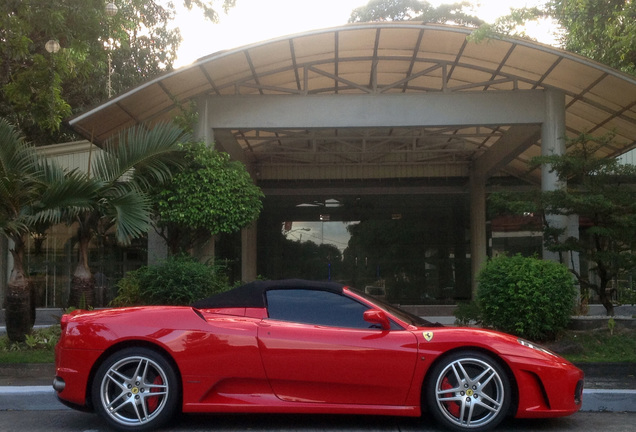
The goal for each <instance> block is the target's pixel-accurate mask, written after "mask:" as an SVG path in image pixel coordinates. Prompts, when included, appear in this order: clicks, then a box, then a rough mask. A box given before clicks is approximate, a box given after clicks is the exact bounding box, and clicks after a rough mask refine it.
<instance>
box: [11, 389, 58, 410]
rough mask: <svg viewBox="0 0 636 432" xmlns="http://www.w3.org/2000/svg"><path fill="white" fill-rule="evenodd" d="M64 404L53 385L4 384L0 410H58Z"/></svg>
mask: <svg viewBox="0 0 636 432" xmlns="http://www.w3.org/2000/svg"><path fill="white" fill-rule="evenodd" d="M64 409H70V408H68V407H66V406H65V405H63V404H62V403H61V402H60V401H59V400H57V396H56V395H55V390H53V387H51V386H2V387H0V411H57V410H64Z"/></svg>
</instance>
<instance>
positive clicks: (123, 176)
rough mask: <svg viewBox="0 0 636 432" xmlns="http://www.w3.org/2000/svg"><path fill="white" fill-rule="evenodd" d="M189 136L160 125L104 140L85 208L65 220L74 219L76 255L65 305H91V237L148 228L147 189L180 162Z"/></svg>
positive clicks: (130, 234) (125, 238) (121, 238)
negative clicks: (93, 188)
mask: <svg viewBox="0 0 636 432" xmlns="http://www.w3.org/2000/svg"><path fill="white" fill-rule="evenodd" d="M187 140H188V136H187V135H184V134H183V131H182V130H181V129H179V128H178V127H176V126H173V125H170V124H159V125H157V126H155V127H154V128H153V129H151V130H147V129H145V128H144V127H137V128H131V129H129V130H127V131H123V132H121V133H120V134H119V136H118V137H117V138H116V139H113V140H111V141H110V142H109V143H107V145H106V147H105V149H104V152H103V153H101V154H100V155H99V156H98V157H97V158H96V160H95V163H94V165H93V166H92V171H91V172H90V173H88V174H87V175H86V176H85V177H84V181H85V182H86V183H89V184H96V185H97V187H98V188H97V192H96V194H95V198H94V201H93V202H92V206H91V208H90V210H86V211H83V212H81V213H79V214H78V215H72V216H73V217H70V218H68V219H67V221H68V222H69V223H75V222H76V223H77V227H78V228H77V242H78V254H79V259H78V263H77V267H76V268H75V271H74V273H73V279H72V282H71V293H70V300H69V302H70V304H71V305H72V306H77V305H79V304H80V302H81V303H85V304H87V305H91V304H92V300H93V292H94V288H95V278H94V277H93V274H92V273H91V270H90V263H89V244H90V242H91V240H92V239H93V238H94V237H95V236H96V235H100V236H101V235H104V234H105V233H106V232H107V231H108V230H109V229H111V228H112V229H114V231H115V238H116V239H117V241H118V242H119V243H121V244H128V243H129V242H130V240H131V239H132V238H137V237H141V236H143V235H144V234H146V233H147V231H148V229H149V228H150V215H151V210H152V205H151V201H150V197H149V192H148V191H149V190H150V189H151V188H152V187H153V186H154V185H156V184H162V183H164V182H166V181H167V180H168V179H169V178H170V177H171V176H172V174H173V170H174V169H176V168H180V167H181V166H182V157H181V153H182V152H181V146H180V144H181V142H183V141H187Z"/></svg>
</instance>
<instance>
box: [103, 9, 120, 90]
mask: <svg viewBox="0 0 636 432" xmlns="http://www.w3.org/2000/svg"><path fill="white" fill-rule="evenodd" d="M118 10H119V9H118V8H117V6H116V5H115V3H108V4H106V9H105V11H106V15H108V16H109V17H113V16H115V15H117V11H118ZM111 49H112V46H111V40H110V24H109V25H108V84H107V90H108V98H109V99H110V97H111V96H112V95H113V86H112V84H111V79H110V76H111V74H112V59H111V53H110V51H111Z"/></svg>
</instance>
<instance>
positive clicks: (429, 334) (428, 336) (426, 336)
mask: <svg viewBox="0 0 636 432" xmlns="http://www.w3.org/2000/svg"><path fill="white" fill-rule="evenodd" d="M422 336H424V339H426V342H430V341H431V340H432V339H433V332H432V331H426V332H422Z"/></svg>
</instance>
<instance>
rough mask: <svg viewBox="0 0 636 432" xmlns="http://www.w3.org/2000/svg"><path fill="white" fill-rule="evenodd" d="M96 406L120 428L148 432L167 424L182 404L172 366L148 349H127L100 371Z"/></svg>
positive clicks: (95, 390) (95, 384)
mask: <svg viewBox="0 0 636 432" xmlns="http://www.w3.org/2000/svg"><path fill="white" fill-rule="evenodd" d="M91 391H92V398H93V405H94V407H95V410H96V411H97V413H98V414H100V415H101V416H102V417H103V418H104V419H106V421H107V422H108V423H109V424H110V425H111V426H113V427H114V428H116V429H119V430H125V431H135V432H140V431H145V430H149V429H155V428H157V427H158V426H160V425H162V424H164V423H165V422H167V421H168V420H169V419H170V418H171V417H172V416H173V415H174V413H175V411H176V409H177V404H178V401H179V394H178V393H179V386H178V380H177V376H176V374H175V371H174V369H173V367H172V366H171V364H170V363H169V362H168V361H167V360H166V359H165V358H164V357H163V356H162V355H161V354H159V353H157V352H155V351H153V350H150V349H147V348H126V349H123V350H121V351H119V352H117V353H115V354H113V355H111V356H110V357H109V358H108V359H106V361H105V362H104V363H102V365H101V366H100V367H99V369H98V370H97V373H96V374H95V379H94V381H93V385H92V389H91Z"/></svg>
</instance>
